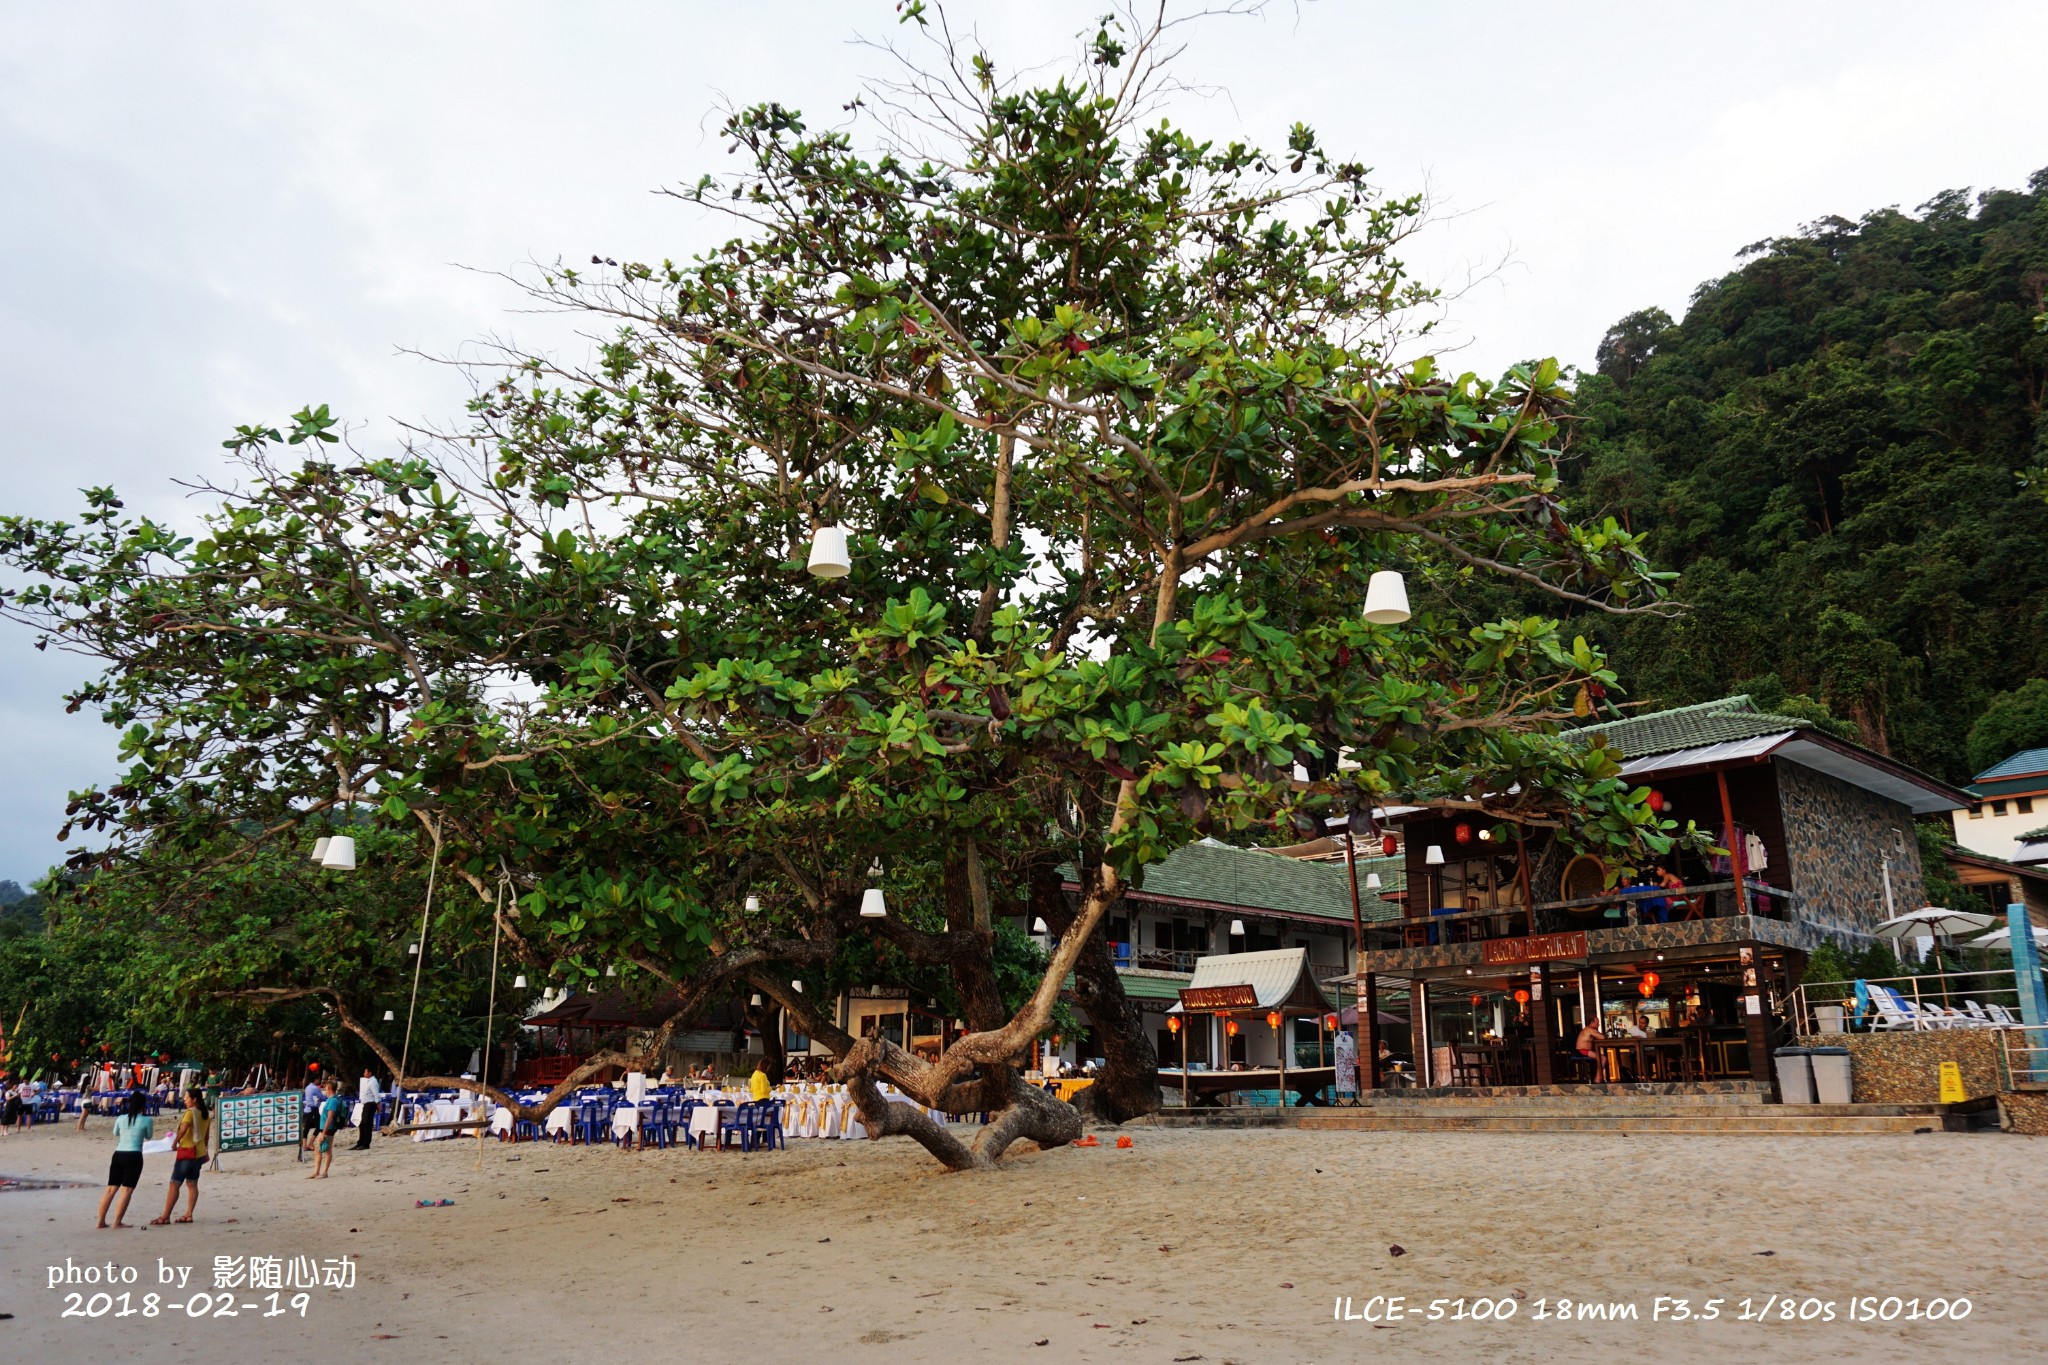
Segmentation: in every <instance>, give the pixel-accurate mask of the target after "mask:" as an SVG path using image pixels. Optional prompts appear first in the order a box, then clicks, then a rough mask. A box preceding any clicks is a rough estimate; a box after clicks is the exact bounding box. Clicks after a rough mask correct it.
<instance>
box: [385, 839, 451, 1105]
mask: <svg viewBox="0 0 2048 1365" xmlns="http://www.w3.org/2000/svg"><path fill="white" fill-rule="evenodd" d="M440 871H441V830H440V827H439V826H438V825H437V826H435V827H434V858H433V861H432V862H431V863H429V864H428V865H427V903H426V904H425V905H424V906H422V907H420V951H419V954H418V956H419V961H417V962H415V963H413V964H412V1001H411V1003H409V1004H408V1005H406V1007H405V1050H404V1051H403V1052H402V1053H401V1054H400V1056H399V1062H398V1075H397V1076H396V1077H394V1078H393V1080H392V1084H393V1086H394V1087H395V1088H396V1089H398V1090H400V1091H401V1092H402V1091H403V1090H404V1089H405V1078H406V1076H407V1075H408V1074H409V1073H410V1072H411V1070H412V1021H413V1016H414V1014H415V1013H416V1012H417V1011H418V1009H419V1004H420V969H421V968H422V967H424V966H426V965H427V923H428V919H429V917H430V916H432V915H433V913H434V880H435V878H436V877H437V876H438V875H439V873H440Z"/></svg>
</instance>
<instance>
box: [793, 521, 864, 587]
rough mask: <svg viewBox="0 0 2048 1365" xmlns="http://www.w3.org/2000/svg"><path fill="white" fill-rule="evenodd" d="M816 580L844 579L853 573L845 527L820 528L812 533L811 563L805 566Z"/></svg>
mask: <svg viewBox="0 0 2048 1365" xmlns="http://www.w3.org/2000/svg"><path fill="white" fill-rule="evenodd" d="M804 567H805V568H807V569H809V570H810V571H811V575H812V577H814V578H844V577H846V576H847V575H848V574H850V573H852V572H853V559H852V557H851V556H849V555H848V554H847V552H846V528H845V527H844V526H820V527H819V528H818V529H817V530H815V531H813V532H811V562H810V563H809V564H806V565H805V566H804Z"/></svg>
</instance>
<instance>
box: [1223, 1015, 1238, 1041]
mask: <svg viewBox="0 0 2048 1365" xmlns="http://www.w3.org/2000/svg"><path fill="white" fill-rule="evenodd" d="M1223 1031H1224V1032H1225V1033H1227V1034H1229V1035H1230V1036H1231V1037H1233V1038H1235V1037H1236V1036H1237V1020H1235V1019H1225V1020H1224V1021H1223Z"/></svg>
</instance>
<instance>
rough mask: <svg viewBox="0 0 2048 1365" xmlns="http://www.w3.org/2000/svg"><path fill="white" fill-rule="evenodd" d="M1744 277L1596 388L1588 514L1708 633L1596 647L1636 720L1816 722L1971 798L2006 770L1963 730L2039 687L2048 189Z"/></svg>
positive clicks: (1643, 343) (1642, 345) (2042, 186)
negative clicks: (1666, 716)
mask: <svg viewBox="0 0 2048 1365" xmlns="http://www.w3.org/2000/svg"><path fill="white" fill-rule="evenodd" d="M1743 255H1744V257H1745V258H1746V259H1745V260H1744V263H1743V264H1742V266H1741V267H1740V268H1739V269H1737V270H1735V271H1734V272H1732V273H1730V274H1728V275H1726V276H1724V277H1722V278H1720V279H1717V280H1712V281H1709V282H1708V283H1706V284H1704V285H1702V286H1701V287H1700V289H1699V290H1698V291H1697V293H1695V295H1694V296H1693V299H1692V303H1691V306H1690V307H1689V308H1688V310H1687V311H1686V314H1685V317H1684V318H1683V320H1681V321H1678V322H1673V321H1672V320H1671V318H1670V317H1669V316H1667V315H1666V314H1664V313H1663V312H1662V311H1660V310H1656V309H1651V310H1646V311H1643V312H1638V313H1634V314H1631V315H1630V316H1628V317H1626V318H1624V319H1622V320H1621V321H1620V322H1618V323H1616V324H1615V326H1614V328H1613V329H1612V330H1611V331H1610V332H1609V333H1608V334H1607V336H1606V338H1605V339H1604V340H1603V341H1602V343H1601V345H1600V347H1599V351H1598V373H1597V374H1591V375H1587V376H1585V378H1584V381H1583V383H1582V384H1581V386H1580V389H1579V407H1578V414H1579V417H1580V418H1581V420H1582V421H1583V423H1584V426H1583V428H1582V430H1581V431H1580V433H1579V448H1580V452H1581V454H1582V455H1583V456H1584V458H1583V459H1582V460H1581V461H1579V462H1577V463H1576V464H1574V465H1571V466H1568V467H1567V470H1566V474H1567V481H1568V487H1569V489H1570V494H1571V500H1572V505H1573V506H1574V508H1575V509H1577V511H1578V513H1579V515H1581V516H1591V515H1613V516H1615V517H1618V518H1619V519H1620V520H1621V521H1622V523H1623V524H1624V525H1626V526H1629V527H1631V528H1633V529H1634V530H1635V531H1636V532H1638V533H1640V534H1641V535H1642V536H1643V537H1644V544H1645V545H1646V546H1647V547H1648V549H1649V551H1650V553H1651V555H1652V557H1653V558H1654V559H1655V560H1656V562H1657V563H1659V564H1660V565H1662V566H1665V567H1667V568H1671V569H1676V570H1678V571H1680V578H1679V580H1678V582H1677V584H1676V585H1675V587H1674V595H1675V596H1676V597H1677V598H1678V599H1679V600H1681V601H1683V602H1684V603H1686V604H1687V606H1688V608H1689V609H1688V611H1687V612H1686V613H1684V614H1683V615H1681V616H1677V617H1672V618H1668V619H1658V618H1648V617H1644V618H1637V619H1635V620H1632V621H1629V622H1626V623H1622V622H1608V621H1600V620H1592V619H1588V620H1586V621H1585V622H1584V623H1583V624H1584V625H1585V628H1586V629H1587V630H1588V631H1589V632H1591V633H1592V634H1593V635H1594V637H1595V638H1596V639H1599V640H1601V641H1602V642H1603V643H1605V644H1607V645H1608V646H1609V649H1610V658H1611V659H1612V661H1613V663H1614V664H1615V666H1616V668H1617V670H1618V671H1619V672H1620V673H1621V674H1622V676H1623V677H1625V678H1626V679H1628V681H1629V683H1630V685H1631V688H1632V689H1633V691H1634V692H1635V695H1636V696H1637V697H1638V698H1655V699H1657V700H1658V701H1661V702H1665V703H1669V704H1673V705H1676V704H1683V703H1687V702H1693V701H1701V700H1706V699H1709V698H1712V697H1716V696H1724V695H1728V694H1730V693H1733V692H1741V691H1747V692H1750V693H1753V694H1756V695H1759V696H1761V697H1763V698H1765V699H1766V700H1770V701H1773V702H1774V703H1775V701H1776V700H1778V699H1781V698H1787V697H1789V698H1791V699H1793V701H1794V702H1795V704H1796V703H1797V702H1798V701H1799V699H1802V698H1803V699H1805V700H1806V702H1807V704H1817V705H1819V706H1821V707H1824V708H1825V709H1826V710H1827V711H1828V712H1830V713H1832V714H1833V715H1834V716H1837V717H1841V718H1844V719H1846V720H1849V721H1851V722H1852V723H1853V724H1854V726H1855V727H1856V732H1857V735H1858V737H1859V738H1860V739H1862V740H1863V742H1865V743H1867V744H1869V745H1870V746H1872V747H1873V748H1876V749H1878V750H1880V751H1884V752H1889V753H1892V754H1895V755H1896V756H1898V757H1899V758H1901V759H1904V760H1906V761H1907V762H1910V763H1913V764H1915V765H1916V766H1918V767H1921V768H1923V769H1925V770H1927V771H1929V772H1932V773H1936V774H1938V775H1941V776H1943V777H1947V778H1950V779H1953V780H1959V781H1960V780H1966V779H1967V778H1968V776H1969V775H1970V773H1971V772H1972V771H1974V770H1976V769H1978V768H1981V767H1982V766H1984V765H1985V763H1986V761H1987V760H1988V761H1996V759H1995V758H1993V757H1991V756H1990V754H1989V751H1988V749H1981V750H1980V746H1978V745H1977V744H1976V743H1974V742H1972V741H1969V740H1968V737H1969V736H1970V732H1971V725H1972V723H1973V722H1974V721H1975V720H1976V719H1977V718H1978V717H1979V716H1980V715H1982V714H1984V713H1985V712H1986V710H1987V708H1988V707H1990V706H1991V704H1992V699H1993V698H1994V697H1995V696H1997V695H1998V694H2001V693H2006V692H2009V691H2011V690H2012V689H2014V688H2015V687H2018V686H2019V685H2020V684H2022V683H2025V682H2026V681H2027V680H2028V679H2029V678H2040V677H2041V676H2043V675H2048V557H2044V556H2043V555H2042V553H2041V549H2042V546H2043V545H2048V502H2044V500H2043V498H2042V497H2041V491H2042V481H2041V479H2040V478H2039V476H2038V471H2039V469H2040V468H2041V466H2042V465H2043V463H2044V459H2048V419H2044V416H2043V410H2042V402H2043V398H2044V396H2048V334H2044V333H2043V331H2042V330H2041V328H2040V325H2039V319H2040V318H2041V316H2042V314H2043V291H2044V288H2048V171H2043V172H2040V173H2037V174H2036V175H2035V176H2034V177H2033V178H2032V179H2031V181H2030V182H2029V184H2028V188H2027V189H2026V190H2025V191H2023V192H2022V191H2011V190H1992V191H1989V192H1986V193H1983V194H1980V195H1978V196H1977V197H1976V199H1975V200H1974V201H1972V200H1971V198H1970V197H1969V196H1968V195H1966V194H1965V193H1963V192H1961V191H1950V192H1946V193H1943V194H1941V195H1937V196H1936V197H1935V198H1934V199H1932V200H1930V201H1928V202H1927V203H1926V204H1923V205H1921V206H1920V208H1919V209H1918V210H1917V211H1915V212H1914V213H1911V214H1908V213H1902V212H1900V211H1899V210H1897V209H1891V208H1887V209H1879V210H1876V211H1874V212H1870V213H1867V214H1865V215H1864V216H1863V217H1861V218H1860V219H1857V220H1855V221H1853V222H1852V221H1849V220H1847V219H1843V218H1834V217H1831V218H1825V219H1822V220H1820V221H1819V222H1816V223H1812V224H1809V225H1808V226H1807V227H1806V228H1804V229H1802V230H1801V231H1800V232H1798V233H1796V234H1794V235H1791V236H1786V237H1779V238H1773V239H1771V240H1768V241H1764V242H1758V243H1756V244H1754V245H1753V246H1750V247H1748V248H1746V249H1745V250H1744V252H1743ZM2030 471H2031V472H2030ZM2030 695H2031V694H2030ZM1780 709H1782V708H1780ZM1994 728H1995V727H1994ZM1991 733H1992V731H1991V730H1986V731H1985V732H1984V734H1985V736H1986V743H1987V744H1988V743H1990V740H1989V736H1990V735H1991ZM2005 742H2008V741H2007V739H2006V738H2004V737H2003V736H2002V732H2001V738H2000V739H1999V740H1998V743H2005ZM1997 757H2003V754H2000V755H1998V756H1997Z"/></svg>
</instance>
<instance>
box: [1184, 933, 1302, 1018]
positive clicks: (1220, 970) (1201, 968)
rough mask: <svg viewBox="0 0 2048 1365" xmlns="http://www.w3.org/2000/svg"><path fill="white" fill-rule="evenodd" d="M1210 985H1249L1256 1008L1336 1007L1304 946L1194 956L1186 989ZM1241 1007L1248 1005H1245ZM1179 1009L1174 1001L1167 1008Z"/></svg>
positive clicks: (1299, 1008) (1298, 1010) (1296, 1009)
mask: <svg viewBox="0 0 2048 1365" xmlns="http://www.w3.org/2000/svg"><path fill="white" fill-rule="evenodd" d="M1214 986H1250V987H1251V988H1252V991H1253V993H1254V994H1255V995H1256V996H1257V997H1258V1002H1259V1003H1258V1006H1257V1008H1259V1009H1262V1010H1274V1009H1285V1010H1293V1011H1297V1012H1300V1013H1304V1014H1323V1013H1327V1012H1328V1011H1330V1010H1333V1009H1335V1008H1336V1006H1335V1005H1334V1004H1333V1003H1332V1002H1331V1000H1330V997H1329V996H1328V995H1327V994H1325V993H1324V991H1323V988H1322V986H1321V985H1320V984H1318V982H1317V981H1316V979H1315V973H1314V972H1312V971H1310V970H1309V962H1308V949H1306V948H1275V949H1273V950H1272V951H1270V952H1264V953H1221V954H1218V955H1216V956H1214V957H1198V958H1196V959H1195V975H1194V979H1193V980H1191V981H1189V982H1188V984H1187V989H1188V990H1190V991H1195V990H1203V989H1207V988H1209V987H1214ZM1245 1008H1247V1009H1249V1008H1252V1007H1251V1006H1245ZM1167 1012H1168V1013H1169V1014H1178V1013H1180V1006H1179V1005H1178V1004H1175V1005H1174V1006H1173V1008H1172V1009H1170V1010H1168V1011H1167Z"/></svg>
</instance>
